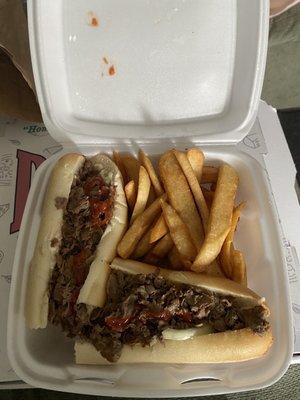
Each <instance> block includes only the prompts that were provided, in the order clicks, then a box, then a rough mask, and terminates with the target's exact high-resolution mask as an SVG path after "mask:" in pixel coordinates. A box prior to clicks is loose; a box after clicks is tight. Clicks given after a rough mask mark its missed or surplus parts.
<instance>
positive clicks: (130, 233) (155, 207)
mask: <svg viewBox="0 0 300 400" xmlns="http://www.w3.org/2000/svg"><path fill="white" fill-rule="evenodd" d="M166 198H167V196H166V194H163V195H162V196H160V197H158V198H157V199H156V200H155V201H154V202H153V203H152V204H151V206H149V207H148V208H146V210H145V211H144V212H143V213H142V214H140V215H139V216H138V217H137V218H136V220H135V221H134V222H133V224H132V225H131V226H130V228H129V229H128V230H127V232H126V233H125V235H124V236H123V238H122V239H121V241H120V242H119V245H118V249H117V250H118V254H119V256H120V257H122V258H125V259H126V258H128V257H129V256H130V255H131V254H132V253H133V251H134V249H135V248H136V246H137V244H138V242H139V241H140V239H141V238H142V236H143V235H144V233H145V232H146V231H147V230H149V228H150V226H151V224H152V223H153V221H154V220H155V218H156V217H157V216H158V215H159V213H160V211H161V205H160V201H161V199H163V200H165V199H166ZM149 237H150V234H149Z"/></svg>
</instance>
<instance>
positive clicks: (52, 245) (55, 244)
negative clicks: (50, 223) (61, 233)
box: [50, 237, 59, 247]
mask: <svg viewBox="0 0 300 400" xmlns="http://www.w3.org/2000/svg"><path fill="white" fill-rule="evenodd" d="M58 243H59V240H58V239H57V238H56V237H54V238H53V239H51V242H50V246H51V247H55V246H57V245H58Z"/></svg>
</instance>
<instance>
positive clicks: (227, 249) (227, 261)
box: [219, 202, 246, 279]
mask: <svg viewBox="0 0 300 400" xmlns="http://www.w3.org/2000/svg"><path fill="white" fill-rule="evenodd" d="M245 204H246V203H244V202H243V203H241V204H239V205H238V206H237V207H235V209H234V210H233V213H232V220H231V226H230V231H229V232H228V235H227V236H226V239H225V241H224V243H223V246H222V249H221V252H220V257H219V258H220V262H221V266H222V269H223V271H224V273H225V275H226V277H227V278H229V279H231V278H232V262H231V261H232V260H231V245H232V243H233V237H234V232H235V230H236V227H237V224H238V221H239V218H240V216H241V212H242V210H243V208H244V207H245Z"/></svg>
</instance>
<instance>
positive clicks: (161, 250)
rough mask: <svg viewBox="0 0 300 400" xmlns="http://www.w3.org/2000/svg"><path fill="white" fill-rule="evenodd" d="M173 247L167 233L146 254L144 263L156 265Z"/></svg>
mask: <svg viewBox="0 0 300 400" xmlns="http://www.w3.org/2000/svg"><path fill="white" fill-rule="evenodd" d="M173 246H174V243H173V240H172V238H171V235H170V234H169V233H167V234H166V235H165V236H164V237H162V238H161V239H160V240H159V241H158V242H157V243H156V245H155V246H154V247H153V249H152V250H150V251H149V252H148V253H147V254H146V257H145V260H144V261H145V262H146V263H148V264H157V263H158V262H159V261H161V260H162V259H163V258H164V257H166V255H167V254H168V253H169V252H170V250H171V249H172V247H173Z"/></svg>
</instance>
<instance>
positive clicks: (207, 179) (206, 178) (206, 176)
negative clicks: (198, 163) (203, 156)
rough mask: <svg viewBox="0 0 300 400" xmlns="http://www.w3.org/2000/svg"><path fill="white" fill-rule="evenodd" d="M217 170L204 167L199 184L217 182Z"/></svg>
mask: <svg viewBox="0 0 300 400" xmlns="http://www.w3.org/2000/svg"><path fill="white" fill-rule="evenodd" d="M218 173H219V169H218V168H217V167H211V166H208V165H205V166H204V167H203V170H202V176H201V183H213V182H217V180H218Z"/></svg>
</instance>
